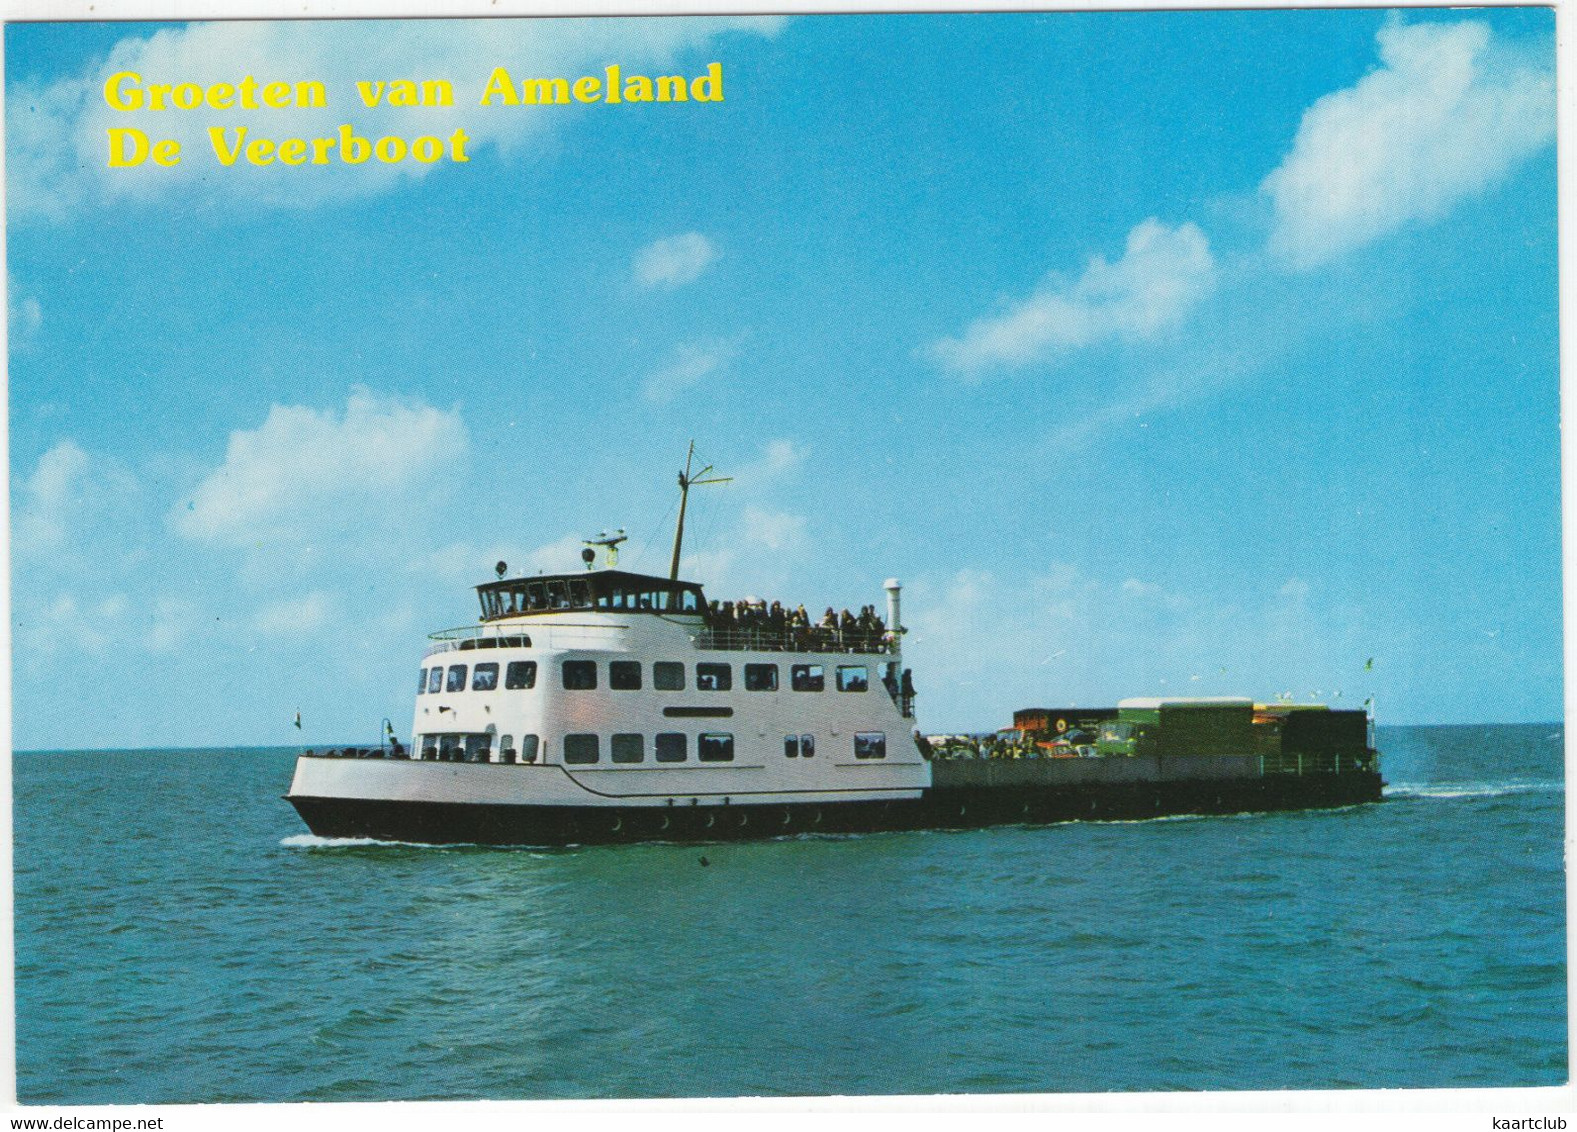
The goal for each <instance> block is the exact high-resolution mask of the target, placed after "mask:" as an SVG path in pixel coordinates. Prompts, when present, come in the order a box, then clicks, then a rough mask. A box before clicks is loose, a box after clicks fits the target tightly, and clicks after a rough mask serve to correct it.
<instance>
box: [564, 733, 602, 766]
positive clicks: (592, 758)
mask: <svg viewBox="0 0 1577 1132" xmlns="http://www.w3.org/2000/svg"><path fill="white" fill-rule="evenodd" d="M597 759H598V751H597V737H596V736H595V735H566V736H564V761H565V762H566V763H569V764H571V765H585V764H587V763H594V762H596V761H597Z"/></svg>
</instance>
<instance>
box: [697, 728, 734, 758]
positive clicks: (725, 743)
mask: <svg viewBox="0 0 1577 1132" xmlns="http://www.w3.org/2000/svg"><path fill="white" fill-rule="evenodd" d="M695 757H696V758H697V759H699V760H700V761H701V762H704V763H731V762H733V761H734V737H733V736H732V735H718V734H712V735H702V736H700V737H698V738H697V739H696V741H695Z"/></svg>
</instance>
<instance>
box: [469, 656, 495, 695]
mask: <svg viewBox="0 0 1577 1132" xmlns="http://www.w3.org/2000/svg"><path fill="white" fill-rule="evenodd" d="M496 687H498V664H497V663H496V662H494V661H489V662H488V663H486V664H479V665H477V666H476V671H475V672H474V673H473V674H472V676H471V691H473V692H491V691H492V690H493V689H494V688H496Z"/></svg>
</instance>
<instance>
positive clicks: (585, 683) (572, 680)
mask: <svg viewBox="0 0 1577 1132" xmlns="http://www.w3.org/2000/svg"><path fill="white" fill-rule="evenodd" d="M596 686H597V662H596V661H595V660H566V661H565V662H564V687H565V688H567V689H569V690H570V691H579V692H584V691H587V690H589V689H591V688H595V687H596Z"/></svg>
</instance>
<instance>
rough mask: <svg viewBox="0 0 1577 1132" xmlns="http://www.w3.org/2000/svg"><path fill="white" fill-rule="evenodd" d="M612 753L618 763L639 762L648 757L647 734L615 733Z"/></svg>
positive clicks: (611, 745)
mask: <svg viewBox="0 0 1577 1132" xmlns="http://www.w3.org/2000/svg"><path fill="white" fill-rule="evenodd" d="M610 754H611V757H612V759H613V761H614V762H616V763H638V762H643V761H645V759H646V736H644V735H615V736H614V737H613V742H612V744H610Z"/></svg>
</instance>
